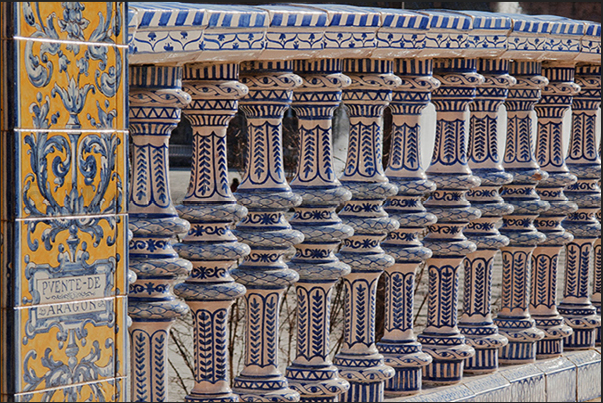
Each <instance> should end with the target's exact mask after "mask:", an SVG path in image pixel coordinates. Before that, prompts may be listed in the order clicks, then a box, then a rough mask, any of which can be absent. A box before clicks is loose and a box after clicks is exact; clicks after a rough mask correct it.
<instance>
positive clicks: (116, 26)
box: [3, 2, 125, 401]
mask: <svg viewBox="0 0 603 403" xmlns="http://www.w3.org/2000/svg"><path fill="white" fill-rule="evenodd" d="M11 7H19V8H20V9H21V10H20V11H21V12H22V18H23V20H22V21H23V22H24V24H23V25H24V26H25V27H24V28H23V31H31V32H32V33H31V34H30V35H28V38H29V39H30V40H27V41H23V42H24V47H23V48H24V50H23V51H20V52H19V53H20V56H21V57H22V60H18V61H11V63H15V65H14V66H15V67H11V68H17V67H19V68H20V67H23V69H22V70H23V71H19V74H21V75H22V77H23V81H24V82H23V83H21V87H20V88H21V89H22V90H23V89H26V90H29V88H31V89H32V90H33V91H32V94H31V95H30V94H27V96H24V97H23V100H28V99H29V98H30V96H32V97H33V98H35V101H34V102H33V103H31V104H29V105H27V106H26V107H28V111H29V113H30V115H29V116H31V123H32V125H31V126H29V124H25V126H26V127H27V128H32V131H31V132H29V133H26V132H22V134H20V133H18V132H15V135H19V136H21V135H22V136H23V137H20V139H19V140H17V142H19V141H20V145H19V146H18V150H23V152H22V153H21V155H20V156H18V158H21V159H22V161H21V168H22V171H21V178H22V183H20V184H15V183H13V184H9V186H15V189H18V188H19V186H21V189H22V194H19V195H18V197H20V198H21V201H22V205H21V206H20V208H21V209H22V210H21V211H20V212H19V214H20V215H21V216H22V217H24V218H32V217H38V218H39V217H44V218H45V219H42V220H27V221H23V222H22V224H21V225H22V226H23V228H22V233H21V234H20V236H21V239H22V242H23V245H22V251H23V255H22V257H19V259H23V262H24V263H25V264H24V269H23V272H22V273H18V276H21V275H23V279H22V281H23V284H24V289H23V290H22V294H20V295H19V296H18V297H17V298H19V299H20V301H19V302H17V303H18V304H19V305H21V304H22V305H26V306H29V305H33V306H32V307H27V308H24V309H22V310H20V311H21V312H20V313H18V314H17V315H18V320H17V324H16V325H15V326H16V329H17V328H18V329H19V330H18V331H17V330H16V329H13V330H15V331H17V333H15V334H20V335H21V336H22V337H21V338H20V339H19V340H16V343H18V344H20V346H19V347H16V346H14V345H13V348H14V349H15V353H16V354H19V351H24V353H23V356H22V357H19V356H17V361H18V365H19V366H21V369H20V370H17V369H15V373H17V374H19V375H16V376H19V377H20V378H19V379H18V380H17V382H18V383H19V385H21V386H19V388H20V390H19V392H32V393H34V392H36V391H38V390H42V389H46V390H44V391H42V392H40V395H41V396H40V397H41V398H42V399H43V400H52V399H56V398H57V396H59V395H60V393H59V390H58V389H57V388H59V387H63V386H69V385H74V384H79V383H82V382H90V384H91V387H90V390H89V393H90V396H91V398H92V399H102V398H104V397H105V394H106V392H105V391H104V390H103V389H102V387H101V386H100V385H99V384H94V381H103V380H105V379H108V378H113V377H114V376H115V370H116V366H119V364H118V361H119V360H118V358H119V357H118V355H119V354H122V352H121V351H119V352H117V351H116V346H115V335H116V329H117V328H118V326H120V325H122V323H121V322H120V320H121V318H116V314H115V304H114V301H115V298H114V296H115V293H116V287H118V284H116V283H118V281H116V278H115V276H116V273H117V272H118V262H119V260H120V259H124V258H125V256H124V255H123V254H121V253H115V254H110V253H98V252H97V251H96V249H97V248H99V249H100V248H107V249H112V248H115V246H116V243H117V242H118V241H117V240H118V238H120V237H122V236H123V235H124V234H123V233H122V232H120V231H121V230H122V229H123V226H124V222H123V216H118V215H116V214H117V213H123V210H122V209H123V203H122V199H123V193H122V192H123V186H122V174H123V173H122V172H120V169H119V168H120V164H119V162H118V160H119V158H120V155H121V150H122V149H123V146H124V145H123V144H122V138H121V136H120V135H119V134H117V133H115V132H114V131H113V130H118V127H116V121H117V120H118V119H116V117H118V116H119V113H120V112H119V111H118V110H117V109H111V107H112V106H114V105H111V103H110V101H109V98H113V97H115V95H116V92H117V89H118V87H119V86H120V85H121V82H120V79H121V74H122V72H121V55H120V53H119V50H118V48H117V47H115V46H112V45H115V42H114V39H115V37H116V35H118V34H119V31H120V26H121V23H122V21H121V14H120V9H119V8H118V7H117V8H116V7H114V6H113V5H111V4H108V5H107V10H106V13H105V14H103V13H102V12H101V13H99V20H98V25H97V26H96V27H92V26H91V27H90V28H91V29H90V30H88V29H87V28H88V27H89V26H90V21H89V20H87V19H86V18H85V17H84V14H83V10H84V9H85V4H84V3H61V4H60V8H61V9H62V10H61V11H62V13H59V15H57V13H51V14H49V15H45V16H43V14H44V13H43V12H41V10H40V7H41V5H40V4H39V3H37V2H35V3H34V2H25V3H19V4H15V5H11ZM42 7H43V6H42ZM57 8H59V7H57ZM105 18H106V20H105ZM4 23H5V21H3V24H4ZM63 33H65V34H63ZM65 36H66V38H65ZM75 41H78V42H97V43H99V44H102V45H106V46H95V47H92V46H86V45H85V44H82V45H80V44H79V43H77V42H75ZM110 48H112V51H114V52H115V57H114V58H113V59H112V60H111V61H109V60H108V57H107V52H109V51H110V50H111V49H110ZM57 67H58V69H57ZM89 75H92V76H93V77H94V79H93V80H86V79H85V78H82V77H87V76H89ZM80 79H81V80H80ZM32 87H33V88H32ZM90 94H98V97H96V98H97V99H98V98H101V99H103V100H104V102H103V103H102V105H101V104H100V103H99V102H98V100H97V101H96V107H94V105H93V104H91V102H90V100H91V99H92V98H91V97H89V95H90ZM51 98H52V99H53V101H51ZM19 102H20V100H15V103H16V104H18V103H19ZM21 105H22V107H23V106H25V105H23V104H21ZM53 111H56V112H53ZM22 112H23V115H22V116H21V117H20V118H21V119H22V121H27V119H26V115H27V110H24V111H22ZM63 112H67V113H66V114H62V113H63ZM82 116H86V119H87V120H88V122H89V123H85V124H84V125H82V124H81V120H84V118H83V117H82ZM65 118H67V120H66V123H65V122H64V121H65ZM82 126H84V127H85V129H86V130H84V129H83V128H82ZM90 129H92V130H90ZM62 130H64V132H62ZM16 177H19V176H18V174H16ZM112 251H115V249H112ZM107 255H109V256H107ZM51 262H56V264H55V263H51ZM11 277H12V276H11ZM13 281H14V279H13ZM119 284H121V283H119ZM119 292H125V291H124V290H123V289H120V290H119ZM15 311H16V310H15ZM21 328H22V330H21ZM91 331H92V332H94V334H89V332H91ZM53 335H54V337H56V341H53V340H51V339H49V337H50V338H52V337H53ZM40 340H42V342H40ZM30 346H31V347H30ZM36 346H37V347H36ZM21 359H22V360H23V361H22V362H21ZM16 376H15V377H16ZM32 396H33V394H28V395H24V397H25V398H26V399H31V398H32ZM64 398H65V399H69V400H74V401H75V400H78V399H79V395H78V391H77V390H76V388H66V389H65V390H64Z"/></svg>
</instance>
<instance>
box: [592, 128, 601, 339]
mask: <svg viewBox="0 0 603 403" xmlns="http://www.w3.org/2000/svg"><path fill="white" fill-rule="evenodd" d="M600 141H601V140H599V159H601V144H600ZM599 187H601V181H600V180H599ZM599 207H601V205H600V204H599ZM597 220H598V221H599V224H601V209H600V208H599V211H598V212H597ZM593 249H594V252H593V254H594V264H593V266H594V267H593V295H592V297H591V301H592V303H593V305H594V307H595V308H596V309H597V314H598V315H599V316H601V232H599V236H598V238H597V239H596V240H595V244H594V246H593ZM595 346H597V347H601V326H599V328H598V329H597V333H596V335H595Z"/></svg>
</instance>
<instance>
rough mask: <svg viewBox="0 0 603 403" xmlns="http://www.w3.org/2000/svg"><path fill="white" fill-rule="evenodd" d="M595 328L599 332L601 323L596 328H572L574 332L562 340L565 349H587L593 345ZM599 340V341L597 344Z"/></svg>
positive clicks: (595, 334)
mask: <svg viewBox="0 0 603 403" xmlns="http://www.w3.org/2000/svg"><path fill="white" fill-rule="evenodd" d="M597 330H598V331H599V334H601V325H599V328H598V329H574V333H572V335H571V336H569V337H567V338H566V339H565V340H564V347H565V349H566V350H567V351H576V350H589V349H591V348H594V347H595V344H596V338H597ZM600 343H601V341H599V344H600Z"/></svg>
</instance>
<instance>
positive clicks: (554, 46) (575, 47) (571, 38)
mask: <svg viewBox="0 0 603 403" xmlns="http://www.w3.org/2000/svg"><path fill="white" fill-rule="evenodd" d="M532 17H533V18H535V19H537V20H540V21H544V22H547V23H549V24H550V26H551V31H550V33H549V51H548V53H547V54H546V56H545V58H546V59H549V60H557V61H559V60H574V59H575V58H576V57H577V56H578V54H580V50H581V47H582V44H581V42H582V37H583V36H584V31H585V24H584V23H583V22H582V21H575V20H570V19H569V18H564V17H559V16H556V15H535V16H532Z"/></svg>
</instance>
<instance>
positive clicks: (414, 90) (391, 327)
mask: <svg viewBox="0 0 603 403" xmlns="http://www.w3.org/2000/svg"><path fill="white" fill-rule="evenodd" d="M432 70H433V62H432V61H431V60H429V59H427V60H425V59H423V60H421V59H396V60H395V66H394V71H395V73H396V75H397V76H398V77H400V78H401V79H402V85H400V86H399V87H397V88H395V89H394V91H393V96H392V101H391V102H390V105H389V107H390V109H391V113H392V139H391V149H390V153H389V163H388V166H387V169H386V170H385V174H386V176H387V177H388V179H389V180H390V182H391V183H393V184H394V185H396V186H397V187H398V194H397V195H396V196H393V197H390V198H389V199H388V200H387V201H386V202H385V204H384V206H385V211H386V212H387V213H388V214H389V215H390V216H392V217H394V218H395V219H396V220H398V222H399V223H400V229H398V230H395V231H392V232H390V233H389V235H388V236H387V238H386V240H385V241H383V242H382V244H381V245H382V247H383V248H384V249H385V251H386V252H387V253H388V254H389V255H391V256H392V257H394V259H395V260H396V263H395V264H394V265H393V266H390V267H388V268H386V269H385V273H384V276H385V284H386V291H385V292H386V294H385V324H384V335H383V338H382V339H381V341H380V342H379V343H377V348H378V349H379V351H380V352H381V354H383V356H384V357H385V363H386V364H388V365H390V366H392V367H393V368H394V369H395V370H396V374H395V376H394V377H393V378H391V379H389V380H387V381H386V383H385V395H386V396H392V397H393V396H404V395H409V394H414V393H417V392H419V391H420V390H421V385H422V372H423V367H425V366H426V365H427V364H429V363H430V362H431V356H430V355H429V354H427V353H424V352H423V351H422V348H421V344H420V343H419V342H417V339H416V337H415V335H414V333H413V307H414V293H415V275H416V270H417V268H418V267H419V265H420V264H421V263H423V262H424V261H425V260H426V259H428V258H430V257H431V251H430V250H429V249H427V248H425V247H424V246H423V244H422V243H421V241H420V240H419V235H420V234H422V233H423V232H424V231H425V229H426V227H427V226H428V225H431V224H434V223H435V222H436V217H435V216H434V215H433V214H431V213H428V212H427V211H426V210H425V208H424V207H423V204H422V203H421V199H422V198H423V197H424V196H425V195H426V194H428V193H430V192H432V191H433V190H435V184H434V183H433V182H431V181H430V180H428V179H427V177H426V175H425V172H424V170H423V169H422V167H421V161H420V155H421V150H420V141H421V134H422V133H421V127H420V122H419V121H420V117H421V112H422V111H423V109H425V107H426V106H427V104H428V103H429V99H430V96H431V91H432V90H433V89H435V88H437V87H438V86H439V85H440V83H439V81H437V80H436V79H435V78H433V77H432Z"/></svg>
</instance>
